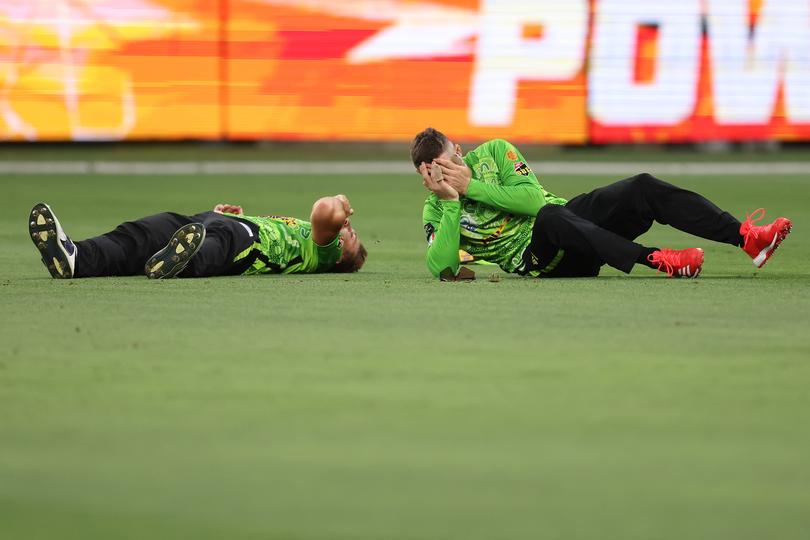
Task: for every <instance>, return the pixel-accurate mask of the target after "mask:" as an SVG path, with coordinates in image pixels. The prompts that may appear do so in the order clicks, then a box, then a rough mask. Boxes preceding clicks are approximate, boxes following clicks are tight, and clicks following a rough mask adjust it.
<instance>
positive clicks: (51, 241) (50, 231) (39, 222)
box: [28, 203, 76, 279]
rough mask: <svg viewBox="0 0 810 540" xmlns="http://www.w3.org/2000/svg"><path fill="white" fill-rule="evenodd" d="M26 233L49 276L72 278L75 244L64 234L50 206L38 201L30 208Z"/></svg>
mask: <svg viewBox="0 0 810 540" xmlns="http://www.w3.org/2000/svg"><path fill="white" fill-rule="evenodd" d="M28 233H29V236H30V237H31V240H32V241H33V242H34V245H35V246H37V249H38V250H39V253H40V255H41V256H42V263H43V264H44V265H45V268H47V269H48V272H50V273H51V277H54V278H56V279H70V278H72V277H73V271H74V269H75V268H76V245H75V244H74V243H73V242H72V241H71V240H70V238H68V236H67V235H66V234H65V231H64V230H63V229H62V225H60V224H59V220H58V219H56V214H54V213H53V210H51V207H50V206H48V205H47V204H45V203H39V204H37V205H36V206H34V207H33V208H32V209H31V215H30V216H29V219H28Z"/></svg>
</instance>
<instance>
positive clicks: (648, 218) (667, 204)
mask: <svg viewBox="0 0 810 540" xmlns="http://www.w3.org/2000/svg"><path fill="white" fill-rule="evenodd" d="M566 206H567V207H568V208H570V209H571V210H572V211H573V212H574V213H576V214H578V215H580V216H582V217H585V218H586V219H588V220H590V221H593V222H595V223H597V224H598V225H600V226H602V227H604V228H606V229H608V230H611V231H613V232H615V233H617V234H619V235H621V236H623V237H625V238H627V239H630V240H634V239H636V238H637V237H638V236H640V235H641V234H644V233H645V232H647V231H648V230H649V229H650V227H651V226H652V224H653V222H654V221H657V222H658V223H661V224H665V225H671V226H672V227H674V228H676V229H678V230H681V231H684V232H686V233H689V234H692V235H695V236H699V237H701V238H706V239H708V240H714V241H716V242H723V243H726V244H731V245H733V246H739V247H741V248H742V249H743V250H744V251H745V252H746V253H747V254H748V255H749V256H750V257H751V258H752V259H753V262H754V265H756V266H757V267H761V266H762V265H764V264H765V262H766V261H767V260H768V259H769V258H770V256H771V255H772V254H773V252H774V251H776V248H778V247H779V245H780V244H781V242H782V241H783V240H784V239H785V238H786V237H787V235H788V234H789V233H790V230H791V222H790V220H789V219H787V218H783V217H780V218H778V219H776V220H775V221H773V222H772V223H769V224H766V225H761V226H758V225H754V223H755V222H756V221H759V219H762V217H764V210H762V209H759V210H757V211H756V212H754V213H753V214H751V215H749V216H748V217H747V219H746V221H745V222H744V223H740V222H739V221H738V220H737V219H736V218H735V217H734V216H732V215H731V214H729V213H728V212H726V211H724V210H722V209H721V208H719V207H718V206H717V205H715V204H714V203H712V202H711V201H709V200H708V199H706V198H705V197H703V196H702V195H700V194H698V193H695V192H693V191H689V190H686V189H682V188H679V187H677V186H674V185H672V184H670V183H668V182H664V181H663V180H660V179H658V178H655V177H654V176H652V175H651V174H648V173H642V174H638V175H636V176H633V177H631V178H627V179H625V180H622V181H619V182H616V183H614V184H611V185H609V186H606V187H603V188H599V189H596V190H594V191H592V192H591V193H587V194H583V195H580V196H578V197H575V198H574V199H572V200H571V201H570V202H569V203H568V205H566ZM759 212H762V213H761V214H759ZM755 215H758V217H754V216H755Z"/></svg>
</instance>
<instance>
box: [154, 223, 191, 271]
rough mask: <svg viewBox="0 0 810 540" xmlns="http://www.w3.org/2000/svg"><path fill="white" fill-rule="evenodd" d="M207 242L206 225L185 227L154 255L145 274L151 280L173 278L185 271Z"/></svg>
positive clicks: (176, 232)
mask: <svg viewBox="0 0 810 540" xmlns="http://www.w3.org/2000/svg"><path fill="white" fill-rule="evenodd" d="M204 240H205V225H203V224H202V223H189V224H188V225H183V226H182V227H180V228H179V229H177V231H175V233H174V234H173V235H172V239H171V240H170V241H169V244H168V245H167V246H166V247H165V248H163V249H161V250H160V251H158V252H157V253H155V254H154V255H152V256H151V257H150V258H149V260H148V261H146V266H145V267H144V273H145V274H146V277H148V278H149V279H163V278H171V277H174V276H176V275H177V274H179V273H180V272H182V271H183V269H184V268H185V267H186V266H187V265H188V263H189V262H190V261H191V258H192V257H194V255H196V254H197V252H198V251H200V248H201V247H202V243H203V241H204Z"/></svg>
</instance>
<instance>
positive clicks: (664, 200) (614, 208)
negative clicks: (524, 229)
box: [524, 173, 741, 277]
mask: <svg viewBox="0 0 810 540" xmlns="http://www.w3.org/2000/svg"><path fill="white" fill-rule="evenodd" d="M655 221H657V222H658V223H661V224H664V225H671V226H672V227H675V228H676V229H678V230H681V231H683V232H686V233H689V234H693V235H695V236H699V237H701V238H706V239H708V240H714V241H717V242H724V243H726V244H732V245H735V246H737V245H740V240H741V239H740V222H739V221H737V219H735V218H734V216H732V215H731V214H729V213H728V212H724V211H723V210H721V209H720V208H718V207H717V206H715V205H714V204H713V203H712V202H711V201H709V200H707V199H706V198H705V197H702V196H701V195H698V194H697V193H694V192H692V191H687V190H685V189H681V188H679V187H676V186H673V185H672V184H668V183H667V182H664V181H662V180H659V179H658V178H655V177H654V176H652V175H650V174H647V173H642V174H639V175H636V176H633V177H631V178H627V179H625V180H621V181H619V182H616V183H614V184H610V185H609V186H605V187H603V188H599V189H596V190H594V191H591V192H590V193H583V194H582V195H579V196H577V197H574V198H573V199H571V200H570V201H569V202H568V204H566V205H565V206H560V205H556V204H548V205H546V206H544V207H543V208H541V209H540V212H539V213H538V214H537V219H536V221H535V223H534V231H533V233H532V240H531V244H530V245H529V249H528V250H527V253H526V254H524V260H525V262H526V263H527V267H528V269H529V270H540V269H544V268H546V267H547V266H548V265H549V264H550V263H551V262H552V261H554V259H555V257H556V256H557V253H558V251H559V250H563V251H564V253H565V254H564V256H563V258H562V260H560V261H559V263H558V264H557V266H556V267H555V268H554V269H553V270H550V271H548V272H543V273H542V275H543V276H548V277H588V276H596V275H598V274H599V269H600V267H601V266H602V265H603V264H608V265H610V266H612V267H613V268H616V269H618V270H621V271H622V272H627V273H629V272H630V270H631V269H632V268H633V265H634V264H635V263H636V262H637V261H638V259H639V258H640V256H641V255H642V253H644V252H645V251H647V249H648V248H645V247H644V246H642V245H641V244H637V243H636V242H634V241H633V240H635V239H636V238H638V237H639V236H641V235H642V234H644V233H645V232H647V231H648V230H649V229H650V227H652V224H653V222H655ZM532 255H534V260H532V257H531V256H532Z"/></svg>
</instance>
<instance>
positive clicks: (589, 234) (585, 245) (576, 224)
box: [524, 204, 703, 277]
mask: <svg viewBox="0 0 810 540" xmlns="http://www.w3.org/2000/svg"><path fill="white" fill-rule="evenodd" d="M527 252H528V253H527V254H526V255H524V259H526V258H527V257H528V258H530V260H527V261H526V268H527V269H529V270H535V271H538V272H539V273H540V275H541V276H548V277H584V276H596V275H598V273H599V268H600V267H601V266H602V265H603V264H608V265H610V266H612V267H613V268H616V269H617V270H621V271H622V272H625V273H629V272H630V271H631V270H632V268H633V266H634V265H636V264H643V265H645V266H649V267H651V268H655V269H657V270H660V271H662V272H667V273H668V274H669V275H670V276H672V275H679V276H683V277H695V276H697V275H698V274H699V273H700V268H701V265H702V263H703V252H702V251H701V250H697V249H695V250H684V251H672V250H656V249H655V248H648V247H645V246H643V245H641V244H638V243H636V242H633V241H632V240H628V239H627V238H624V237H622V236H620V235H618V234H616V233H614V232H612V231H609V230H607V229H605V228H602V227H600V226H599V225H597V224H596V223H594V222H592V221H589V220H587V219H585V218H583V217H581V216H578V215H577V214H575V213H574V212H572V211H571V209H569V208H567V207H565V206H560V205H554V204H549V205H546V206H544V207H543V208H541V209H540V212H539V213H538V214H537V219H536V220H535V225H534V231H533V234H532V240H531V244H530V245H529V249H528V250H527ZM652 254H658V255H657V256H658V257H659V260H655V258H651V256H652ZM660 257H663V259H660Z"/></svg>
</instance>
